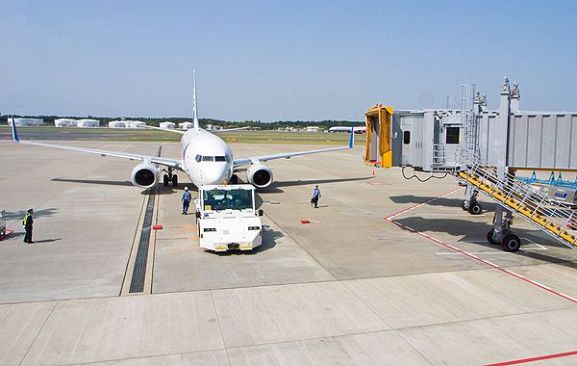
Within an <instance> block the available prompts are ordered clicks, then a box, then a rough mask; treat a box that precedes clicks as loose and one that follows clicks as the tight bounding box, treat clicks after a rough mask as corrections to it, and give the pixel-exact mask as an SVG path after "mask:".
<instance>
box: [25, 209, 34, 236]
mask: <svg viewBox="0 0 577 366" xmlns="http://www.w3.org/2000/svg"><path fill="white" fill-rule="evenodd" d="M32 214H34V210H33V209H29V210H28V211H26V214H25V215H24V219H22V225H23V226H24V230H26V235H24V242H25V243H28V244H32V243H34V242H33V241H32V225H33V224H34V218H33V217H32Z"/></svg>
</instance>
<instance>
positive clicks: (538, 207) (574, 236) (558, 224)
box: [457, 157, 577, 252]
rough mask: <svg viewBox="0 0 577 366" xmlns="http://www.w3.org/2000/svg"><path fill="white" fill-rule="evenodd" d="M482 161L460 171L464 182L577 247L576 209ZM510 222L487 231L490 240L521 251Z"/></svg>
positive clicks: (569, 244) (476, 161)
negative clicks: (499, 172) (482, 163)
mask: <svg viewBox="0 0 577 366" xmlns="http://www.w3.org/2000/svg"><path fill="white" fill-rule="evenodd" d="M480 162H481V160H480V159H479V158H478V157H477V158H476V159H474V161H473V162H472V163H470V165H468V168H467V169H466V170H462V171H459V172H457V177H459V178H460V179H462V180H463V181H465V182H466V183H467V184H468V185H469V186H471V187H472V188H473V189H475V190H478V191H479V192H483V193H484V194H486V195H487V196H489V197H490V198H492V199H493V200H494V201H495V202H497V203H498V204H499V205H501V206H502V207H503V208H505V209H506V210H508V211H509V212H510V213H513V212H514V213H517V214H518V215H519V216H520V217H522V218H523V219H525V220H526V221H528V222H530V223H531V224H533V225H535V226H536V227H538V228H539V229H541V230H542V231H543V232H545V233H547V234H549V235H550V236H552V237H553V238H555V239H557V240H559V241H560V242H561V243H563V244H565V245H567V246H569V247H571V248H573V249H577V230H575V229H576V228H577V226H576V224H575V223H576V221H577V211H576V210H574V209H573V208H572V207H571V206H570V205H568V204H565V203H561V202H557V201H554V200H550V199H548V198H547V196H546V195H543V194H542V193H541V192H540V191H539V190H538V189H536V188H535V187H534V186H531V185H529V184H527V183H524V182H522V181H520V180H517V179H515V176H513V175H511V174H505V175H503V176H502V178H501V177H500V175H498V174H497V172H496V170H495V169H493V168H487V167H484V166H482V165H481V163H480ZM511 219H512V215H510V214H509V216H508V219H507V220H509V221H506V222H505V225H502V226H500V227H499V229H498V230H495V229H492V230H491V231H490V232H489V233H488V234H487V240H488V241H489V242H490V243H493V244H501V245H502V247H503V249H504V250H506V251H510V252H516V251H517V250H519V247H520V245H521V241H520V239H519V237H517V236H516V235H515V234H513V233H512V231H511V230H510V229H509V224H510V220H511Z"/></svg>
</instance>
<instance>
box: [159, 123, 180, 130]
mask: <svg viewBox="0 0 577 366" xmlns="http://www.w3.org/2000/svg"><path fill="white" fill-rule="evenodd" d="M158 126H159V127H160V128H164V129H167V130H174V129H175V127H176V124H175V123H174V122H169V121H165V122H160V124H159V125H158Z"/></svg>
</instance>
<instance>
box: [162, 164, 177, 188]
mask: <svg viewBox="0 0 577 366" xmlns="http://www.w3.org/2000/svg"><path fill="white" fill-rule="evenodd" d="M162 178H163V179H162V185H163V186H165V187H168V185H169V184H171V183H172V186H173V187H177V186H178V175H176V174H172V169H171V168H168V174H165V175H164V176H163V177H162Z"/></svg>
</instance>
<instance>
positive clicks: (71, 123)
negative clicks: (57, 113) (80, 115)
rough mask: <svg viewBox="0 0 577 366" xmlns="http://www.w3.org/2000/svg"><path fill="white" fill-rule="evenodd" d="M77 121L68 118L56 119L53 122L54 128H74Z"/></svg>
mask: <svg viewBox="0 0 577 366" xmlns="http://www.w3.org/2000/svg"><path fill="white" fill-rule="evenodd" d="M77 124H78V121H76V120H75V119H70V118H57V119H55V120H54V126H56V127H76V126H77Z"/></svg>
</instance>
